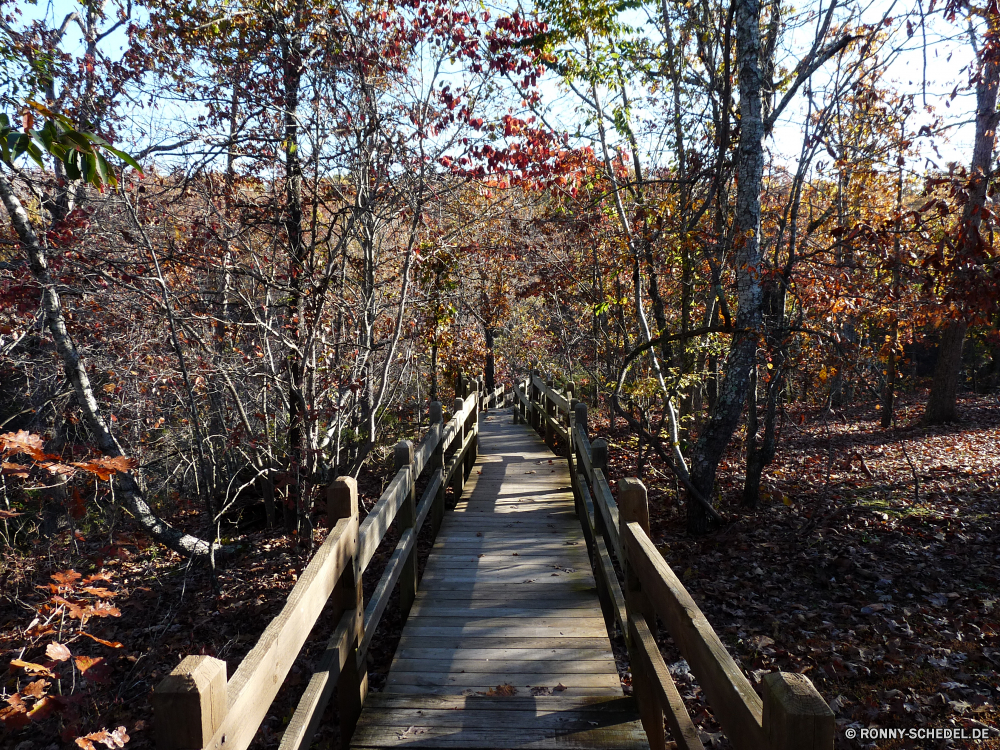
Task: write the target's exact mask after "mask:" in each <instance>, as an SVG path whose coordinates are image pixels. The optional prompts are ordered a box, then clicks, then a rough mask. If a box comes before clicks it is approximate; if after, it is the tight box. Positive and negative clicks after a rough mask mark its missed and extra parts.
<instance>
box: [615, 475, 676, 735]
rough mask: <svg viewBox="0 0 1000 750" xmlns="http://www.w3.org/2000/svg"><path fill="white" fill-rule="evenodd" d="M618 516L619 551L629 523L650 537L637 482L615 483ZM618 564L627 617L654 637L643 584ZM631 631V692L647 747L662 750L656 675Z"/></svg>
mask: <svg viewBox="0 0 1000 750" xmlns="http://www.w3.org/2000/svg"><path fill="white" fill-rule="evenodd" d="M618 513H619V515H618V523H619V535H620V538H621V539H622V547H624V548H627V545H626V544H625V538H626V534H628V530H627V528H626V526H627V525H628V524H629V522H631V521H636V522H638V524H639V525H640V526H641V527H642V530H643V531H645V532H646V535H647V536H648V535H649V499H648V494H647V492H646V486H645V485H644V484H643V483H642V482H641V481H639V480H638V479H635V478H634V477H629V478H627V479H622V480H621V481H620V482H619V483H618ZM619 563H621V566H622V572H624V574H625V591H624V594H625V609H626V611H627V612H628V614H629V616H631V615H639V616H641V617H643V618H644V619H645V621H646V624H647V625H648V626H649V629H650V631H651V632H652V633H653V635H654V636H655V635H656V612H655V611H654V610H653V607H652V602H650V601H649V597H648V596H646V594H645V593H643V590H642V584H641V583H640V581H639V579H638V578H637V577H636V575H635V573H634V572H633V570H632V568H631V566H630V565H629V563H628V560H627V559H623V560H619ZM630 630H631V629H630V628H627V629H626V632H625V642H626V644H627V645H628V647H629V655H630V656H629V665H630V666H631V667H632V691H633V693H634V694H635V700H636V702H637V703H638V704H639V717H640V718H641V719H642V727H643V729H645V730H646V737H647V738H648V739H649V747H650V749H651V750H656V749H657V748H663V747H664V746H665V744H666V735H665V733H664V730H663V708H662V707H661V706H660V701H659V697H658V694H657V691H656V688H655V687H654V686H653V682H652V681H653V680H654V679H655V675H652V674H650V673H649V672H648V671H647V668H646V664H645V660H644V659H643V658H642V656H641V655H640V654H639V653H638V645H637V644H634V643H633V642H632V637H631V632H630Z"/></svg>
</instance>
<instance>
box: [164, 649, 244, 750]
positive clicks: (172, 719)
mask: <svg viewBox="0 0 1000 750" xmlns="http://www.w3.org/2000/svg"><path fill="white" fill-rule="evenodd" d="M152 703H153V719H154V726H155V727H156V737H157V747H158V748H160V749H161V750H181V749H182V748H191V747H205V746H206V745H207V744H208V743H209V742H211V740H212V737H213V735H214V734H215V732H216V731H217V730H218V728H219V727H220V726H222V722H223V720H224V719H225V718H226V711H227V710H228V707H229V703H228V700H227V694H226V662H224V661H222V660H221V659H216V658H214V657H211V656H186V657H184V659H183V660H182V661H181V663H180V664H178V665H177V666H176V667H175V668H174V669H173V671H172V672H171V673H170V674H169V675H167V676H166V677H164V678H163V679H162V680H160V683H159V684H158V685H157V686H156V688H155V689H154V690H153V696H152Z"/></svg>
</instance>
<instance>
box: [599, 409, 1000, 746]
mask: <svg viewBox="0 0 1000 750" xmlns="http://www.w3.org/2000/svg"><path fill="white" fill-rule="evenodd" d="M923 403H924V398H922V397H906V398H904V399H903V400H902V403H900V404H899V410H898V412H897V424H898V425H899V426H898V427H896V428H893V429H889V430H882V429H880V427H879V425H878V415H877V413H876V412H875V409H874V407H873V405H867V406H865V405H861V406H857V407H851V408H845V409H837V410H835V412H834V413H833V414H826V413H824V412H823V411H822V410H820V409H808V408H801V407H798V408H793V409H789V410H788V411H787V413H786V414H785V415H784V419H783V420H782V422H783V426H782V430H781V435H780V440H779V448H778V451H777V455H776V457H775V460H774V462H773V463H772V465H771V466H770V467H769V468H768V470H767V471H766V472H765V475H764V478H763V482H762V485H763V487H762V492H761V497H762V505H761V507H760V508H759V509H758V510H756V511H753V512H749V513H747V512H744V511H742V509H741V508H740V507H739V504H740V500H741V498H742V491H743V476H742V473H741V471H740V470H739V467H741V466H742V465H743V460H742V459H743V457H742V455H741V450H742V446H741V445H740V444H739V443H738V442H737V441H734V443H733V444H732V446H731V450H730V452H729V454H728V455H727V456H726V459H725V461H724V463H723V465H722V466H721V468H720V475H719V477H720V480H719V481H720V489H721V497H722V505H721V509H722V510H723V511H724V513H726V514H727V515H728V516H729V518H731V519H733V520H732V521H731V522H730V523H729V524H728V525H727V526H725V527H724V528H722V529H720V530H718V531H715V532H714V533H712V534H709V535H707V536H705V537H703V538H698V539H695V538H692V537H690V536H689V535H688V534H687V533H686V531H685V518H684V508H680V507H678V504H677V502H676V494H675V491H674V489H673V485H674V482H673V477H672V476H667V475H666V474H664V473H663V472H662V471H661V468H660V467H658V466H657V465H656V464H655V462H654V463H653V465H652V466H647V469H646V473H645V477H644V479H645V481H646V484H647V485H648V486H649V487H650V515H651V531H652V537H653V540H654V542H656V543H657V545H658V547H659V549H660V551H661V553H662V554H663V555H664V557H665V558H666V560H667V561H668V562H669V563H670V565H671V566H672V567H673V569H674V571H675V572H676V573H677V574H678V576H680V578H681V580H682V581H683V582H684V585H685V587H686V588H687V589H688V591H689V592H690V593H691V595H692V596H693V597H694V599H695V601H696V602H698V604H699V605H700V606H701V607H702V609H703V611H704V612H705V615H706V616H707V617H708V620H709V622H711V623H712V624H713V626H714V627H715V628H716V630H717V631H718V632H719V635H720V637H721V638H722V640H723V642H724V643H725V644H726V646H727V647H728V648H729V650H730V652H731V653H732V654H733V656H734V657H735V658H736V659H737V661H738V662H739V663H740V664H741V666H742V667H743V669H744V671H745V672H746V673H747V674H748V675H750V676H751V680H752V681H755V680H756V679H757V678H759V676H760V675H761V674H763V673H766V672H769V671H773V670H775V669H781V670H784V671H791V672H800V673H805V674H806V675H808V676H809V677H810V679H812V681H813V682H814V684H815V685H816V687H817V688H818V689H819V691H820V693H821V694H822V695H823V697H824V698H826V699H827V700H828V701H829V703H830V705H831V707H832V708H833V709H834V712H835V713H836V718H837V725H838V734H837V744H838V747H843V748H860V747H865V746H866V745H867V746H869V747H871V746H874V745H873V744H871V743H866V742H863V741H861V740H859V739H858V740H847V739H846V737H845V730H847V729H848V728H854V729H858V730H860V729H861V728H866V727H884V728H907V729H909V728H936V727H965V728H966V729H967V730H971V729H973V728H978V729H992V730H993V731H992V732H991V735H992V738H991V739H989V740H987V741H986V742H982V743H976V744H975V746H976V747H980V748H987V747H989V748H997V747H1000V712H998V708H997V705H998V699H1000V676H998V667H1000V608H998V607H997V603H998V598H1000V540H998V532H1000V403H998V401H997V399H996V397H995V396H990V397H979V398H972V397H969V398H965V399H963V400H962V402H961V404H960V415H961V422H960V423H957V424H954V425H948V426H944V427H937V428H928V427H924V426H922V425H921V424H920V416H921V414H922V409H923ZM591 432H594V430H593V429H592V430H591ZM609 445H610V451H609V452H610V456H611V464H612V465H611V467H610V471H609V473H610V475H611V476H612V478H615V479H618V478H621V477H624V476H634V475H635V474H636V473H637V472H636V460H637V455H636V454H637V451H636V448H635V442H634V438H633V439H632V440H631V441H630V440H629V438H628V437H626V436H625V434H624V432H621V433H616V432H614V431H611V432H610V435H609ZM918 482H919V485H918V484H917V483H918ZM918 486H919V489H917V487H918ZM667 488H669V489H667ZM661 645H663V647H664V653H665V655H666V656H667V657H668V664H670V668H671V671H672V672H673V674H674V676H675V680H676V681H677V683H678V686H679V687H680V689H681V692H682V694H683V695H684V696H685V698H686V699H687V700H688V706H689V710H691V713H692V715H693V716H695V718H696V721H697V722H698V723H699V726H700V728H701V729H702V738H703V740H704V741H705V744H706V746H709V744H710V743H711V744H718V743H719V737H718V732H719V729H718V726H717V725H716V724H715V722H714V721H713V719H712V717H711V712H710V709H708V708H707V706H706V705H705V703H704V700H703V698H702V695H701V691H700V689H699V688H698V686H697V683H696V681H695V680H694V679H693V677H692V675H691V674H690V671H689V670H688V668H687V664H686V662H684V661H683V660H682V659H681V658H680V654H679V653H677V652H676V650H675V649H674V647H673V644H672V643H671V642H670V639H669V637H666V636H665V635H662V634H661ZM968 734H969V735H970V736H971V734H972V733H971V731H969V732H968ZM877 746H878V747H879V748H896V747H898V748H904V747H914V748H929V747H939V746H940V747H946V746H954V747H960V746H963V742H962V741H958V742H954V743H948V742H943V741H940V742H934V741H929V740H916V741H911V740H898V741H886V740H880V741H879V742H878V743H877Z"/></svg>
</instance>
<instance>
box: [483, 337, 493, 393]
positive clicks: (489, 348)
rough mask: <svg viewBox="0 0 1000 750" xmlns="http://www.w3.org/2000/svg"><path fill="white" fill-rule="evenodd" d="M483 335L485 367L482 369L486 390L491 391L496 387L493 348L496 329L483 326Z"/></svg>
mask: <svg viewBox="0 0 1000 750" xmlns="http://www.w3.org/2000/svg"><path fill="white" fill-rule="evenodd" d="M483 335H484V336H485V338H486V367H485V370H484V374H485V376H486V392H487V393H492V392H493V389H494V388H496V353H495V352H494V350H493V344H494V338H495V336H496V329H494V328H493V327H492V326H484V328H483Z"/></svg>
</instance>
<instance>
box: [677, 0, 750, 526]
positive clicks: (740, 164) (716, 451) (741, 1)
mask: <svg viewBox="0 0 1000 750" xmlns="http://www.w3.org/2000/svg"><path fill="white" fill-rule="evenodd" d="M734 1H735V2H736V57H737V65H738V68H739V89H740V139H739V149H738V154H737V170H738V176H739V178H738V182H737V188H736V214H735V219H734V221H735V232H734V237H735V238H736V239H735V242H734V244H735V251H736V257H735V261H736V269H737V271H736V273H737V277H736V288H737V299H738V302H739V308H738V310H737V313H736V320H735V324H736V328H737V329H740V331H741V332H740V333H737V334H736V335H735V336H734V337H733V341H732V344H731V345H730V348H729V353H728V355H727V357H726V371H725V375H724V376H723V379H722V382H721V383H720V384H719V394H718V399H717V400H716V402H715V408H714V409H713V411H712V415H711V417H710V418H709V421H708V423H707V424H706V425H705V430H704V432H702V434H701V437H700V438H699V439H698V444H697V446H696V447H695V451H694V455H693V457H692V461H691V482H692V484H693V485H694V487H695V489H696V490H697V491H698V492H699V493H700V494H701V495H702V497H705V498H711V497H712V496H713V490H714V488H715V476H716V473H717V471H718V467H719V461H720V460H721V459H722V454H723V452H724V451H725V449H726V446H727V445H728V444H729V441H730V439H731V438H732V435H733V431H734V430H735V429H736V425H737V423H738V422H739V418H740V413H741V412H742V411H743V405H744V404H745V403H746V398H747V390H748V387H749V384H750V370H751V368H752V367H754V365H755V363H756V360H757V343H758V341H757V339H758V333H759V330H760V327H761V318H762V309H761V304H762V295H761V282H760V270H761V256H760V212H761V209H760V194H761V188H762V186H763V176H764V120H763V112H762V98H761V92H762V90H763V78H762V74H761V65H760V53H761V45H760V1H759V0H734ZM708 521H709V517H708V512H707V510H706V509H705V508H704V507H703V506H702V505H701V503H699V502H697V501H695V500H694V499H691V500H689V501H688V515H687V527H688V531H689V532H690V533H692V534H703V533H705V532H706V531H707V530H708Z"/></svg>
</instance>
